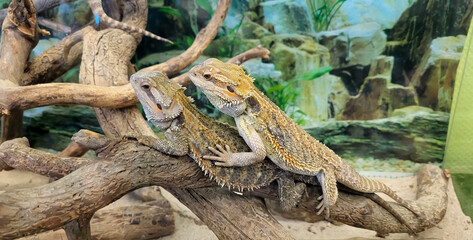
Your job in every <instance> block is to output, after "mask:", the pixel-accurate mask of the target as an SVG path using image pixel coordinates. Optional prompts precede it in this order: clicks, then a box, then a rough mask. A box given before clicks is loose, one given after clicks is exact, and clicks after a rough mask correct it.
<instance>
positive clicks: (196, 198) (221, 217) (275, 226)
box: [168, 188, 294, 240]
mask: <svg viewBox="0 0 473 240" xmlns="http://www.w3.org/2000/svg"><path fill="white" fill-rule="evenodd" d="M168 191H170V192H171V193H172V194H173V195H176V196H178V199H179V201H180V202H182V203H183V204H185V205H186V206H187V207H189V208H191V209H194V210H193V212H194V213H195V214H196V215H197V216H198V217H199V218H200V219H205V218H206V216H208V214H209V212H213V213H212V215H213V216H212V218H210V219H208V220H207V221H206V222H205V223H206V224H207V226H208V227H209V228H210V229H212V230H214V231H213V232H214V233H215V235H217V237H218V239H288V240H289V239H294V237H293V236H291V235H290V234H289V233H288V232H287V230H286V229H284V228H283V227H282V226H281V225H280V224H279V222H278V221H277V220H276V219H274V218H273V217H272V216H271V214H269V212H268V210H267V209H266V207H265V205H264V202H263V201H262V199H259V198H249V197H242V196H238V195H236V194H234V193H232V192H230V191H228V190H227V189H222V188H220V189H219V188H205V189H169V188H168ZM215 229H221V231H215ZM250 229H251V230H250ZM242 230H245V231H244V232H242ZM248 230H250V231H248Z"/></svg>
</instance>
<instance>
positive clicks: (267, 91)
mask: <svg viewBox="0 0 473 240" xmlns="http://www.w3.org/2000/svg"><path fill="white" fill-rule="evenodd" d="M286 87H287V85H276V86H274V87H272V88H270V89H268V90H266V93H268V94H269V93H272V92H274V91H279V90H282V89H284V88H286Z"/></svg>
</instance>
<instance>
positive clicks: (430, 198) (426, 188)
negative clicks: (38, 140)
mask: <svg viewBox="0 0 473 240" xmlns="http://www.w3.org/2000/svg"><path fill="white" fill-rule="evenodd" d="M75 139H76V140H77V141H78V142H80V143H81V144H85V145H87V147H90V148H93V149H98V152H99V157H102V158H104V159H101V160H99V161H94V162H92V163H90V164H88V165H85V166H83V167H81V168H79V169H78V170H76V171H74V172H72V173H71V174H69V175H67V176H65V177H64V178H62V179H60V180H58V181H56V182H54V183H51V184H48V185H44V186H41V187H37V188H31V189H19V190H15V191H11V192H6V193H3V194H0V210H1V211H0V223H2V224H3V223H5V225H4V226H5V228H3V229H1V228H0V238H1V237H16V236H20V235H18V234H25V233H33V231H34V232H39V231H40V230H39V229H35V228H34V226H39V225H41V226H48V229H54V228H55V227H58V226H61V223H65V222H67V221H68V220H72V219H73V217H72V216H69V213H70V211H74V212H75V213H80V214H86V213H89V212H93V211H94V209H98V208H101V207H102V206H105V205H107V204H108V203H110V202H111V201H112V200H113V198H114V197H118V196H121V195H123V194H125V193H126V192H128V191H130V190H131V189H133V188H137V187H140V186H145V185H160V186H164V187H166V188H168V189H169V188H182V187H186V188H199V187H210V186H216V184H215V182H211V181H210V180H209V179H208V178H206V177H205V176H204V175H203V174H202V172H201V171H200V169H199V167H198V166H197V164H195V163H194V162H193V160H191V159H190V158H188V157H181V158H175V157H169V156H167V155H164V154H162V153H160V152H158V151H156V150H154V149H149V148H148V147H145V146H142V145H139V144H138V143H137V142H135V141H123V142H113V141H110V140H109V139H107V138H100V137H97V138H96V136H93V137H87V135H84V134H83V135H81V134H79V135H78V137H77V138H75ZM25 144H26V142H25V140H22V139H14V140H11V141H7V142H5V143H3V144H2V145H0V152H1V153H2V154H0V160H2V161H4V162H8V160H7V161H5V160H6V159H7V158H11V159H25V158H37V159H48V158H52V159H53V158H58V157H57V156H56V155H54V154H50V153H44V152H41V151H37V150H34V149H31V148H28V147H27V146H26V145H25ZM19 149H21V150H19ZM84 174H87V176H89V177H88V178H83V175H84ZM130 179H132V180H134V181H131V182H130ZM419 181H421V183H420V184H422V185H421V188H420V190H419V192H418V199H417V200H416V203H417V205H418V206H419V207H421V208H422V209H423V210H424V211H425V212H426V214H427V216H428V218H429V219H431V220H432V221H434V222H438V221H439V220H440V219H441V218H442V217H443V214H444V213H445V209H446V200H447V199H446V190H445V188H446V185H447V180H446V178H445V177H444V175H443V172H442V170H441V169H439V168H438V167H436V166H432V165H428V166H425V167H424V168H423V169H422V170H421V171H420V172H419ZM61 186H69V187H66V188H64V187H61ZM104 189H105V190H106V192H107V195H105V196H104V195H103V192H104ZM171 191H173V190H171ZM199 191H202V192H199ZM220 191H223V190H212V191H210V190H197V192H193V191H187V190H186V192H187V193H186V194H185V193H182V192H183V191H181V192H180V194H182V195H179V194H177V195H178V198H179V199H181V200H182V201H184V200H185V199H194V201H195V200H196V199H201V200H200V201H197V202H192V201H190V200H185V201H184V202H185V203H186V201H188V206H190V207H191V209H193V211H194V212H195V213H196V214H197V215H198V216H199V217H202V218H203V220H204V219H206V216H207V217H209V216H211V218H210V219H207V221H206V223H207V224H209V226H210V227H212V224H215V222H214V221H213V219H219V218H220V217H222V216H225V218H226V219H228V221H236V222H238V220H236V219H235V220H234V219H233V218H235V217H238V218H247V219H248V220H246V221H252V220H251V219H253V218H254V217H256V216H255V215H253V214H254V213H253V214H252V213H251V212H246V213H241V212H239V210H235V211H237V212H235V211H232V209H238V208H240V204H241V201H250V200H241V199H240V197H237V196H234V198H235V201H234V202H227V203H225V204H224V205H223V206H221V207H219V206H220V205H219V203H218V202H219V201H218V200H217V199H221V198H223V199H226V197H222V196H220V193H221V192H220ZM174 193H176V192H175V191H174ZM206 193H207V194H206ZM225 194H227V193H225ZM228 194H229V193H228ZM253 194H254V195H260V196H264V197H271V196H273V197H274V196H277V188H276V187H275V186H271V187H269V188H266V189H261V190H258V191H255V192H253ZM46 195H47V196H48V197H45V196H46ZM71 196H73V197H71ZM230 196H232V195H231V194H230ZM318 196H320V190H318V189H317V187H314V186H309V191H308V195H306V196H305V197H304V199H303V202H302V203H301V204H300V206H299V208H298V209H297V210H294V211H293V212H292V213H293V214H294V215H300V214H305V215H308V214H311V215H313V214H315V206H316V205H317V204H318V202H317V201H316V200H315V199H316V198H317V197H318ZM18 198H21V201H19V199H18ZM232 198H233V197H232ZM232 198H230V199H227V200H228V201H231V199H232ZM211 199H214V200H211ZM227 200H225V201H227ZM214 201H215V202H214ZM84 203H85V204H84ZM87 203H94V204H92V205H90V204H87ZM209 204H215V205H209ZM228 204H230V205H228ZM390 204H391V205H392V207H393V208H395V209H396V210H398V211H399V212H400V213H401V214H403V216H404V217H405V218H406V219H407V220H408V222H409V223H410V224H411V226H412V227H413V228H414V229H416V230H421V229H423V228H425V227H426V224H427V223H425V222H422V223H420V222H418V220H417V218H416V217H415V216H414V215H413V214H412V213H411V212H410V211H409V210H406V209H404V208H403V207H401V206H399V205H398V204H396V203H390ZM192 205H197V206H196V207H192ZM35 206H42V207H41V208H36V207H35ZM225 206H227V207H225ZM228 206H232V207H231V208H228ZM209 208H210V209H212V210H210V209H209ZM13 209H15V210H14V211H12V210H13ZM52 209H55V211H51V210H52ZM203 209H208V211H205V210H203ZM258 211H262V212H265V211H266V210H264V208H261V209H260V210H258ZM23 213H24V214H26V213H30V214H32V215H33V216H37V217H34V218H33V217H31V218H26V217H25V218H23V217H21V216H25V215H24V214H23ZM202 214H206V216H201V215H202ZM242 214H244V215H242ZM216 215H217V216H216ZM268 217H269V216H268ZM331 217H332V219H335V220H337V221H340V222H343V223H345V224H349V225H352V226H357V227H363V228H367V229H372V230H375V231H377V232H378V233H386V232H407V229H406V228H405V226H403V225H402V224H400V223H399V222H398V221H397V220H396V219H394V218H393V217H392V216H391V215H390V214H389V213H388V212H387V211H386V210H384V209H383V208H381V207H380V206H379V205H377V204H374V203H373V202H372V201H371V200H369V199H367V198H365V197H363V196H356V195H353V194H346V193H343V192H340V198H339V200H338V201H337V203H336V205H335V206H334V207H333V208H331ZM56 221H59V222H56ZM262 221H263V220H262ZM236 222H235V223H231V224H230V225H231V226H239V223H236ZM53 223H54V225H51V224H53ZM226 226H227V225H225V224H222V225H219V226H217V227H221V228H225V227H226ZM28 227H29V229H28ZM279 228H280V226H279ZM8 229H10V230H11V231H12V232H15V231H16V230H17V229H22V231H20V232H19V233H18V234H17V235H12V234H14V233H9V232H8V231H7V230H8ZM244 229H246V230H244ZM213 230H214V231H215V229H213ZM239 231H243V232H242V233H244V234H252V233H251V230H249V229H247V228H242V229H239ZM268 231H273V230H269V229H268ZM215 232H216V234H217V235H219V234H225V233H227V234H230V233H229V232H226V231H215ZM232 233H233V232H232ZM253 234H255V233H253Z"/></svg>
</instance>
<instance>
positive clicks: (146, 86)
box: [141, 84, 149, 90]
mask: <svg viewBox="0 0 473 240" xmlns="http://www.w3.org/2000/svg"><path fill="white" fill-rule="evenodd" d="M141 87H142V88H143V89H144V90H148V89H149V85H148V84H143V85H141Z"/></svg>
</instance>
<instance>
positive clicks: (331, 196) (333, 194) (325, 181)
mask: <svg viewBox="0 0 473 240" xmlns="http://www.w3.org/2000/svg"><path fill="white" fill-rule="evenodd" d="M317 179H318V180H319V183H320V186H321V187H322V196H321V197H319V199H317V200H322V201H321V202H320V203H319V205H318V206H317V209H318V210H319V211H318V212H317V215H320V214H321V213H322V212H323V211H324V210H325V217H326V218H327V219H328V218H329V216H330V206H333V205H335V202H337V198H338V189H337V178H336V177H335V174H333V171H330V170H327V171H326V170H323V169H322V170H320V171H319V172H318V173H317Z"/></svg>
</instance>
